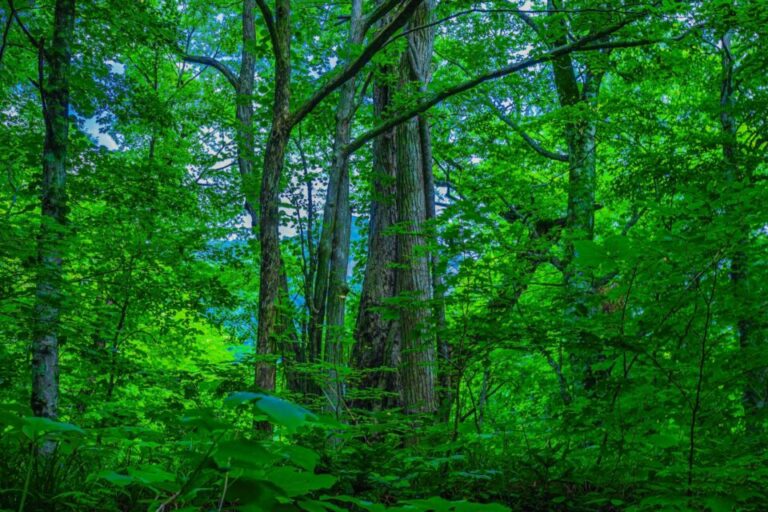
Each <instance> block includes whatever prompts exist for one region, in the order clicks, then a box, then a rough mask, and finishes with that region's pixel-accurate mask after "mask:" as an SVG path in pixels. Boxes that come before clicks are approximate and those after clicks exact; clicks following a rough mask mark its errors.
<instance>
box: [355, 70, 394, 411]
mask: <svg viewBox="0 0 768 512" xmlns="http://www.w3.org/2000/svg"><path fill="white" fill-rule="evenodd" d="M392 72H393V69H392V66H382V69H381V70H379V72H377V75H379V76H384V77H388V76H392ZM391 94H392V91H391V88H390V86H389V84H387V83H385V82H384V81H383V80H379V79H377V81H376V82H375V83H374V86H373V111H374V117H375V118H377V119H379V118H382V117H383V115H384V113H385V112H386V110H387V109H388V107H389V105H390V101H391ZM396 169H397V165H396V144H395V130H394V129H391V130H389V131H387V132H385V133H383V134H381V135H379V136H378V137H376V138H375V139H374V140H373V182H372V184H371V211H370V219H369V226H370V227H369V231H368V258H367V259H366V262H365V275H364V278H363V289H362V292H361V295H360V309H359V311H358V316H357V323H356V326H355V345H354V346H353V347H352V366H353V367H354V368H355V369H356V370H358V371H359V372H360V377H359V381H358V383H357V388H358V396H357V398H356V399H355V400H354V406H355V407H358V408H361V409H368V410H378V409H381V408H389V407H395V406H396V405H398V398H397V392H398V389H399V388H400V385H399V382H398V375H397V373H396V371H395V369H396V368H397V367H398V366H399V364H400V357H399V354H400V336H399V331H398V328H397V322H396V321H394V320H393V319H392V312H390V311H387V304H386V300H387V299H389V298H391V297H394V295H395V268H394V265H393V263H394V262H395V261H396V258H397V247H396V240H395V237H394V236H393V235H392V234H391V233H389V230H390V229H391V228H392V226H393V225H394V224H395V222H396V219H397V211H396V208H395V206H396V205H395V176H396Z"/></svg>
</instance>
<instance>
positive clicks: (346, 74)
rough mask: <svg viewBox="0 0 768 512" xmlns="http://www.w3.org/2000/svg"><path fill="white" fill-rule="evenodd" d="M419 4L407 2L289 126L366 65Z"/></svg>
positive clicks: (318, 92)
mask: <svg viewBox="0 0 768 512" xmlns="http://www.w3.org/2000/svg"><path fill="white" fill-rule="evenodd" d="M421 2H422V0H408V3H406V4H405V6H404V7H403V8H402V9H401V10H400V12H399V13H398V14H397V15H396V16H395V18H394V19H393V20H392V21H391V22H390V23H389V24H388V25H387V26H385V27H384V28H383V29H382V30H381V31H380V32H379V33H378V34H376V37H374V39H373V41H371V42H370V43H369V44H368V46H366V47H365V49H363V51H362V53H361V54H360V55H359V56H358V57H357V58H356V59H354V60H353V61H351V62H350V63H349V64H347V65H346V66H345V67H344V69H343V70H342V71H341V72H340V73H338V74H336V76H334V77H332V78H330V79H329V80H328V81H327V82H326V83H325V85H323V86H321V87H320V88H319V89H318V90H317V91H315V93H314V94H313V95H312V96H311V97H310V98H309V99H308V100H307V101H305V102H304V103H303V104H302V105H301V106H300V107H299V108H298V109H297V110H296V111H295V112H294V113H293V114H292V115H291V119H290V123H289V126H295V125H296V124H298V123H299V122H301V120H302V119H304V118H305V117H307V115H308V114H309V113H310V112H312V110H314V108H315V107H316V106H317V105H318V104H319V103H320V102H321V101H323V100H324V99H325V98H326V97H328V96H329V95H330V94H331V93H332V92H333V91H335V90H336V89H337V88H339V87H340V86H341V85H342V84H344V83H345V82H346V81H347V80H349V79H351V78H352V77H354V76H355V75H356V74H357V72H358V71H360V70H361V69H362V68H363V66H365V65H366V64H368V62H369V61H370V60H371V59H372V58H373V56H374V55H376V52H378V51H379V50H380V49H381V48H382V47H383V46H384V45H385V44H386V43H387V41H389V39H390V38H391V37H392V35H393V34H394V33H395V32H397V31H398V30H399V29H400V28H401V27H402V26H403V25H405V23H406V22H407V21H408V19H409V18H410V17H411V16H412V15H413V13H414V11H415V10H416V8H417V7H418V6H419V4H421ZM417 113H418V112H417ZM410 117H412V116H409V118H410Z"/></svg>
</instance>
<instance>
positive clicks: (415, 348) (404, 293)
mask: <svg viewBox="0 0 768 512" xmlns="http://www.w3.org/2000/svg"><path fill="white" fill-rule="evenodd" d="M433 8H434V2H433V1H432V0H427V1H426V2H423V3H422V4H421V5H420V6H419V8H418V9H417V10H416V12H415V13H414V16H413V18H412V19H411V20H410V22H409V25H408V26H409V27H421V26H424V25H428V24H429V23H430V22H431V20H432V11H433ZM433 40H434V31H433V29H432V28H431V27H430V28H422V29H417V30H414V31H413V32H411V33H410V34H409V35H408V49H407V50H406V52H405V53H404V54H403V56H402V58H401V61H400V85H401V87H402V88H403V89H406V88H408V87H410V86H412V85H413V84H414V83H424V82H426V80H427V79H428V77H429V67H430V64H431V60H432V45H433ZM395 133H396V140H397V179H396V188H397V193H396V201H397V220H398V234H397V256H398V270H397V278H396V280H395V288H396V296H397V297H398V302H399V307H398V316H399V323H400V338H401V343H402V363H401V366H400V375H401V380H402V399H403V406H404V410H405V412H406V413H408V414H416V413H432V412H435V411H436V410H437V395H436V392H435V370H436V368H435V363H436V361H435V346H434V337H433V335H432V332H431V327H432V326H431V322H432V318H431V317H432V315H431V305H430V302H429V301H431V299H432V278H431V275H430V256H429V252H428V248H427V243H426V237H425V233H424V229H425V221H426V218H427V211H426V199H425V197H426V192H425V183H424V177H425V172H424V169H423V166H424V158H423V151H424V146H425V145H423V144H422V135H421V130H420V129H419V120H418V118H413V119H411V120H409V121H407V122H405V123H403V124H402V125H400V126H398V127H397V128H396V130H395ZM424 142H427V141H424Z"/></svg>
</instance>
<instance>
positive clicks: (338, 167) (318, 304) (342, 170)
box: [310, 0, 365, 414]
mask: <svg viewBox="0 0 768 512" xmlns="http://www.w3.org/2000/svg"><path fill="white" fill-rule="evenodd" d="M362 22H363V6H362V0H353V1H352V13H351V18H350V29H349V37H348V41H349V48H350V49H352V48H355V47H356V46H358V45H360V44H361V43H362V42H363V36H364V35H365V33H364V26H363V23H362ZM355 92H356V87H355V79H354V78H351V79H350V80H348V81H347V82H346V83H344V85H342V86H341V88H340V97H339V106H338V108H337V110H336V134H335V138H334V145H333V161H332V163H331V169H330V172H329V176H328V189H327V192H326V200H325V206H324V209H323V224H322V230H321V234H320V243H319V244H318V252H317V273H316V275H315V276H316V277H315V287H314V299H313V305H314V307H315V310H314V311H313V312H312V319H311V321H310V326H311V344H312V350H313V352H314V354H315V355H317V354H319V353H320V352H321V348H322V339H323V331H325V338H326V340H325V350H324V362H325V363H326V364H327V365H328V375H327V382H326V383H325V385H324V389H323V393H324V394H325V397H326V399H327V401H328V407H327V409H328V410H329V411H331V412H333V413H334V414H338V412H339V406H340V404H341V400H342V395H343V393H342V389H343V383H342V382H341V380H340V379H339V372H338V367H339V366H340V365H341V364H342V362H343V351H342V341H343V338H344V314H345V304H346V296H347V270H348V265H349V241H350V240H349V239H350V230H351V223H352V218H351V210H350V204H349V155H347V154H346V153H345V151H344V148H345V147H346V146H347V144H349V141H350V137H351V129H352V118H353V116H354V111H355ZM324 327H325V328H324Z"/></svg>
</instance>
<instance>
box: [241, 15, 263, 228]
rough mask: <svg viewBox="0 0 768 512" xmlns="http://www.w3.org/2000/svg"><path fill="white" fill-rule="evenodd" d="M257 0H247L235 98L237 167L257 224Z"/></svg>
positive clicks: (254, 222) (254, 223)
mask: <svg viewBox="0 0 768 512" xmlns="http://www.w3.org/2000/svg"><path fill="white" fill-rule="evenodd" d="M255 9H256V2H255V0H243V14H242V25H243V48H242V50H241V52H242V53H241V55H240V74H239V79H238V84H237V90H236V91H235V93H236V98H235V101H236V103H237V107H236V110H235V120H236V123H237V126H236V127H235V137H236V143H237V167H238V169H239V170H240V178H241V179H242V186H243V195H244V196H245V210H246V212H248V215H250V217H251V225H252V226H253V227H254V228H256V227H257V226H258V224H259V218H258V208H257V206H256V204H257V201H258V188H257V186H258V183H257V180H256V176H255V175H254V172H253V158H254V150H255V144H254V133H253V84H254V72H255V66H256V57H255V56H254V55H253V46H254V44H255V42H256V25H255V20H254V10H255Z"/></svg>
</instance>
